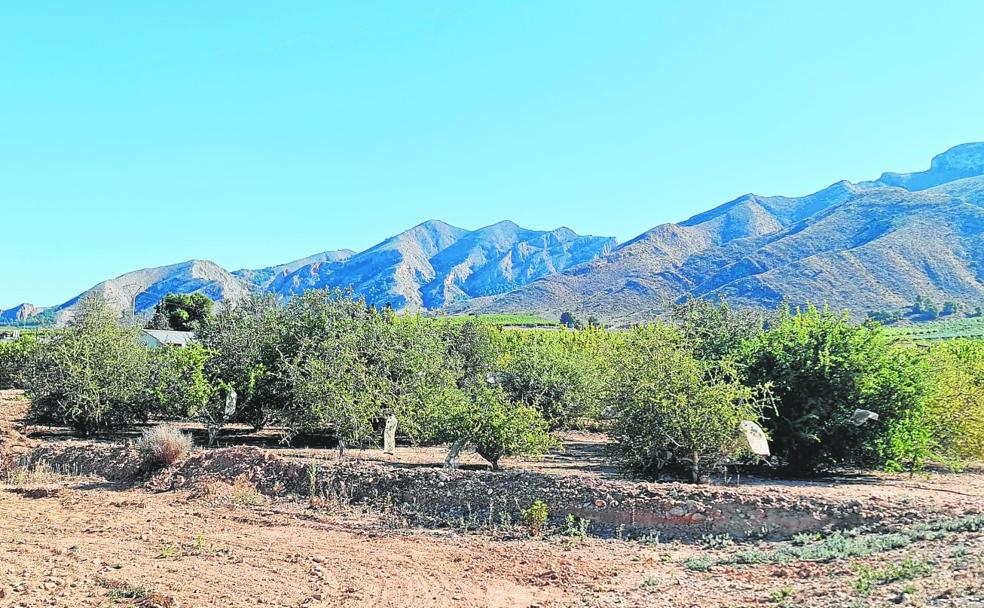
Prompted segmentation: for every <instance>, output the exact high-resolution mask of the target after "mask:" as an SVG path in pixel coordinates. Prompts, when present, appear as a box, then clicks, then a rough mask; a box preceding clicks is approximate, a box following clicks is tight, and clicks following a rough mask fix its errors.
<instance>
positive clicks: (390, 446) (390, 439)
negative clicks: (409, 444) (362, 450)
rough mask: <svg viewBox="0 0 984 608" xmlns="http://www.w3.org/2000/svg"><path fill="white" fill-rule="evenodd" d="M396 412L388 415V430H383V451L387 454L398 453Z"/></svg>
mask: <svg viewBox="0 0 984 608" xmlns="http://www.w3.org/2000/svg"><path fill="white" fill-rule="evenodd" d="M396 425H397V420H396V414H393V413H390V415H389V416H387V417H386V430H385V431H383V452H385V453H387V454H395V453H396Z"/></svg>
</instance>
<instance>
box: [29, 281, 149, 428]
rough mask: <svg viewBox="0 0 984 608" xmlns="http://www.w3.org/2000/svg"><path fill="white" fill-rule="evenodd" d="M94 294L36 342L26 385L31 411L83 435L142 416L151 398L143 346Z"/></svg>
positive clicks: (134, 333) (147, 366)
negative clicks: (67, 321) (61, 326)
mask: <svg viewBox="0 0 984 608" xmlns="http://www.w3.org/2000/svg"><path fill="white" fill-rule="evenodd" d="M136 332H137V330H135V329H132V328H128V327H123V326H121V325H120V323H119V319H118V317H117V315H116V313H115V312H114V311H113V310H112V309H111V308H110V307H109V306H108V305H107V304H106V302H105V300H103V299H102V298H101V297H99V296H95V295H92V296H87V297H85V298H83V299H82V300H80V301H79V303H78V308H77V311H76V314H75V319H74V322H73V324H72V326H71V327H69V328H68V329H66V330H65V331H63V332H60V333H57V334H53V335H52V336H51V337H50V338H49V339H46V340H45V342H44V344H42V345H39V347H38V348H37V349H36V351H35V354H34V357H33V358H32V361H31V363H30V370H29V373H28V374H27V381H26V384H27V388H28V390H29V392H30V393H31V396H32V397H33V400H32V406H31V407H32V409H31V411H32V415H34V416H36V417H39V418H45V419H53V420H55V421H58V422H61V423H64V424H68V425H70V426H72V427H74V428H75V429H76V430H78V431H80V432H81V433H82V434H83V435H90V434H92V433H94V432H97V431H101V430H105V429H109V428H117V427H120V426H122V425H124V424H128V423H131V422H134V421H137V420H145V419H146V418H147V414H148V411H149V409H150V407H151V405H152V402H153V395H152V394H151V390H150V367H149V365H148V351H147V348H146V347H144V346H143V344H141V343H140V342H139V340H138V339H137V335H136Z"/></svg>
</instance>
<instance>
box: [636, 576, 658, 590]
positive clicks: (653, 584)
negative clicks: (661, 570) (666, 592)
mask: <svg viewBox="0 0 984 608" xmlns="http://www.w3.org/2000/svg"><path fill="white" fill-rule="evenodd" d="M639 587H640V588H642V589H646V590H648V591H655V590H656V588H657V587H659V579H658V578H656V577H655V576H652V575H650V576H647V577H646V580H644V581H642V584H641V585H639Z"/></svg>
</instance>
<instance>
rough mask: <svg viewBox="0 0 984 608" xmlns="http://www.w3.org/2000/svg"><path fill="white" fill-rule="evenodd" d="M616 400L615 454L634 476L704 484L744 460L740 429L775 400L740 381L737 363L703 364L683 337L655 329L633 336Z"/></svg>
mask: <svg viewBox="0 0 984 608" xmlns="http://www.w3.org/2000/svg"><path fill="white" fill-rule="evenodd" d="M618 352H619V357H618V360H619V365H618V366H617V367H616V372H615V379H614V381H613V382H612V387H613V388H612V392H611V394H610V397H609V398H610V409H611V411H612V418H613V420H612V428H611V432H610V433H609V435H610V437H611V440H612V442H613V444H612V446H611V452H612V455H613V457H614V458H615V459H616V460H617V461H618V462H619V463H620V464H621V466H622V467H623V468H625V469H626V470H628V471H629V472H631V473H632V474H634V475H638V476H642V477H649V478H652V477H656V476H657V475H659V474H660V473H662V472H665V471H669V472H674V473H682V474H686V475H687V476H688V477H690V479H691V480H693V481H694V482H697V481H700V480H702V479H703V478H705V477H706V476H707V475H708V474H709V473H711V472H712V471H713V470H715V469H716V468H718V467H719V466H720V465H721V464H722V463H723V462H725V461H726V460H728V459H730V458H735V457H738V456H740V455H742V454H743V453H744V451H745V443H744V440H743V437H742V435H741V433H740V430H739V424H740V423H741V422H742V421H743V420H751V421H755V420H758V418H759V412H760V411H761V410H762V408H763V407H765V406H766V405H767V404H768V403H769V401H768V398H769V395H768V391H767V389H766V388H764V387H755V388H751V387H748V386H745V385H744V384H742V383H741V382H740V381H739V379H738V373H737V369H736V367H735V366H734V364H733V363H731V362H729V361H727V360H724V361H710V360H705V359H699V358H698V357H697V356H696V354H695V352H694V351H693V350H692V348H691V347H690V345H688V344H687V342H686V340H685V339H684V338H683V336H682V335H681V333H680V332H679V330H677V329H675V328H672V327H668V326H663V325H654V326H646V327H637V328H634V329H632V330H631V331H630V332H628V335H627V336H626V337H625V340H624V342H623V344H622V345H621V348H620V350H619V351H618Z"/></svg>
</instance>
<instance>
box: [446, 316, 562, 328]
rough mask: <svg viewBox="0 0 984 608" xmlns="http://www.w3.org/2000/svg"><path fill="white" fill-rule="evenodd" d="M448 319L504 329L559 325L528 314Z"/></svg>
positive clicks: (556, 322)
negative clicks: (478, 322) (479, 322)
mask: <svg viewBox="0 0 984 608" xmlns="http://www.w3.org/2000/svg"><path fill="white" fill-rule="evenodd" d="M448 319H449V320H450V321H451V322H453V323H464V322H465V321H468V320H470V319H471V320H478V321H481V322H483V323H488V324H490V325H498V326H504V327H557V326H559V325H560V323H559V322H558V321H550V320H548V319H544V318H542V317H537V316H536V315H530V314H502V315H477V316H458V317H449V318H448Z"/></svg>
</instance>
